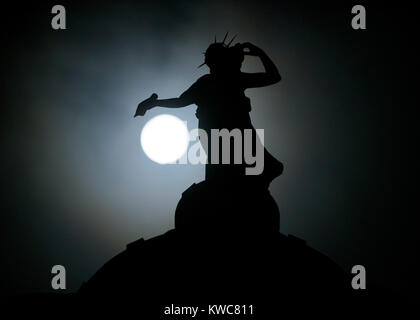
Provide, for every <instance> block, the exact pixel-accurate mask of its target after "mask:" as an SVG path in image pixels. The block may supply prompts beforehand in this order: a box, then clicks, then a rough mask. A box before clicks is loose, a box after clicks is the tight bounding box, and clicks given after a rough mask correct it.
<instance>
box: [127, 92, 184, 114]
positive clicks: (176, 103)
mask: <svg viewBox="0 0 420 320" xmlns="http://www.w3.org/2000/svg"><path fill="white" fill-rule="evenodd" d="M190 104H192V101H189V100H188V99H187V98H185V97H182V96H181V97H179V98H171V99H158V95H157V94H156V93H153V94H152V95H151V96H150V97H149V98H148V99H146V100H144V101H142V102H140V103H139V105H138V106H137V110H136V113H135V115H134V117H136V116H144V114H145V113H146V111H147V110H150V109H152V108H154V107H165V108H182V107H185V106H188V105H190Z"/></svg>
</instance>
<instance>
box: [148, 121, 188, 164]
mask: <svg viewBox="0 0 420 320" xmlns="http://www.w3.org/2000/svg"><path fill="white" fill-rule="evenodd" d="M140 142H141V146H142V148H143V150H144V153H146V155H147V156H148V157H149V158H150V159H151V160H153V161H155V162H157V163H160V164H168V163H173V162H175V161H176V160H177V159H179V158H181V157H182V156H183V155H184V153H185V152H186V151H187V148H188V143H189V134H188V129H187V126H186V125H185V123H184V121H182V120H181V119H179V118H177V117H175V116H172V115H169V114H162V115H159V116H156V117H154V118H152V119H150V120H149V121H148V122H147V123H146V124H145V126H144V128H143V130H142V132H141V136H140Z"/></svg>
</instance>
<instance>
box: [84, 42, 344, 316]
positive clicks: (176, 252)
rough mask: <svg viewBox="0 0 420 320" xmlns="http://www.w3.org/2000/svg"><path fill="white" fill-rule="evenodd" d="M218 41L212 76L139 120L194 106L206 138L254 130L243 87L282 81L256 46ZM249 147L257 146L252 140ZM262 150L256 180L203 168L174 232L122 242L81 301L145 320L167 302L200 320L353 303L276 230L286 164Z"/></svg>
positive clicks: (324, 263) (210, 58)
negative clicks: (218, 308) (248, 64)
mask: <svg viewBox="0 0 420 320" xmlns="http://www.w3.org/2000/svg"><path fill="white" fill-rule="evenodd" d="M225 39H226V37H225ZM225 39H224V41H225ZM224 41H223V42H222V43H218V42H215V43H213V44H211V45H210V47H209V48H208V49H207V50H206V56H205V62H204V63H205V64H207V65H208V66H209V67H210V74H207V75H205V76H203V77H201V78H200V79H198V80H197V82H196V83H194V84H193V85H192V86H191V87H190V88H189V89H188V90H187V91H185V92H184V93H183V94H182V95H181V96H180V97H179V98H174V99H164V100H158V99H157V95H156V94H153V95H152V96H151V97H150V98H149V99H147V100H145V101H143V102H142V103H140V104H139V106H138V109H137V112H136V115H139V114H140V115H142V114H144V113H145V112H146V111H147V110H149V109H150V108H153V107H155V106H163V107H174V108H177V107H183V106H186V105H189V104H192V103H195V104H197V105H198V109H197V117H198V119H199V127H200V128H202V129H204V130H206V131H207V130H210V129H214V128H217V129H223V128H226V129H228V130H231V129H235V128H239V129H240V130H242V131H243V130H245V129H252V130H254V129H253V127H252V124H251V120H250V117H249V111H250V109H251V106H250V102H249V99H248V98H247V97H246V96H245V95H244V90H245V89H247V88H253V87H262V86H267V85H270V84H273V83H276V82H278V81H279V80H280V75H279V73H278V71H277V69H276V67H275V66H274V64H273V62H272V61H271V60H270V59H269V58H268V56H267V55H266V54H265V53H264V52H263V51H262V50H261V49H259V48H258V47H256V46H254V45H252V44H250V43H245V44H237V45H235V46H234V47H230V44H228V45H225V44H224ZM231 42H232V41H231ZM244 54H248V55H255V56H259V57H260V58H261V61H262V63H263V65H264V67H265V70H266V72H264V73H254V74H247V73H243V72H241V71H240V68H241V64H242V61H243V59H244ZM254 132H255V130H254ZM252 143H253V145H254V147H257V143H258V139H254V141H253V142H252ZM207 152H208V154H210V153H211V148H208V150H207ZM264 152H265V155H264V158H265V164H264V171H263V174H261V175H259V176H247V175H246V174H245V173H244V172H245V167H246V166H245V165H243V164H239V165H237V164H233V165H213V164H207V166H206V180H205V181H202V182H200V183H198V184H193V185H192V186H191V187H189V188H188V189H187V190H186V191H185V192H184V193H183V194H182V197H181V199H180V201H179V203H178V205H177V208H176V212H175V229H174V230H170V231H168V232H167V233H165V234H163V235H160V236H157V237H154V238H152V239H149V240H143V239H140V240H137V241H135V242H133V243H131V244H129V245H128V246H127V249H126V250H125V251H123V252H122V253H120V254H118V255H117V256H116V257H114V258H113V259H111V260H110V261H109V262H107V263H106V264H105V265H104V266H103V267H102V268H101V269H100V270H99V271H98V272H97V273H96V274H95V275H94V276H93V277H92V278H91V279H90V280H89V281H88V282H87V283H85V284H84V285H83V286H82V288H81V289H80V296H81V297H87V298H88V301H90V300H89V299H91V298H98V297H99V298H100V299H99V300H97V301H99V302H100V304H103V301H104V300H102V299H103V298H111V303H113V304H114V305H115V301H116V300H118V299H122V302H123V305H124V308H125V307H127V306H129V307H130V304H129V303H128V302H127V300H130V299H131V302H133V301H134V304H135V305H136V312H137V313H139V312H140V313H144V312H151V313H152V314H153V316H152V317H150V319H152V318H153V319H154V318H162V319H163V318H164V317H163V315H164V308H165V307H166V306H173V304H179V305H181V306H189V305H194V306H199V307H200V315H199V318H212V317H213V316H214V315H209V314H208V313H206V312H202V311H201V310H205V309H206V308H208V305H209V304H213V303H216V304H218V303H220V304H232V303H235V304H238V305H239V304H240V305H243V304H253V305H254V306H255V308H256V309H255V315H256V317H257V319H261V318H263V319H270V318H272V317H270V316H271V315H273V314H277V315H279V314H282V313H284V311H285V308H287V307H290V305H291V304H292V303H296V304H298V305H299V306H300V307H302V305H301V303H303V302H305V305H304V306H303V307H305V308H308V307H309V305H308V304H307V303H308V302H310V301H321V302H322V303H323V302H328V303H329V304H333V303H337V301H338V302H341V303H349V304H350V301H349V300H347V299H348V297H350V291H351V287H350V280H349V277H348V276H347V275H346V274H344V272H343V271H342V270H341V269H340V268H339V267H338V266H337V265H336V264H335V263H334V262H332V261H331V260H330V259H328V258H327V257H325V256H323V255H322V254H320V253H318V252H317V251H315V250H314V249H311V248H310V247H308V246H307V245H306V244H305V242H304V241H303V240H300V239H297V238H295V237H293V236H284V235H282V234H281V233H280V232H279V229H280V215H279V209H278V207H277V204H276V202H275V201H274V199H273V198H272V196H271V195H270V193H269V191H268V189H267V186H268V184H269V183H270V182H271V181H272V179H274V178H275V177H276V176H278V175H279V174H281V172H282V170H283V166H282V164H281V163H280V162H278V161H277V160H276V159H274V158H273V157H272V156H271V155H270V154H269V153H268V152H267V151H264ZM333 300H335V301H334V302H333ZM120 301H121V300H120ZM137 305H138V306H137ZM248 312H249V310H248ZM242 315H243V318H244V319H245V318H247V316H246V315H244V314H242ZM239 318H241V317H240V316H239Z"/></svg>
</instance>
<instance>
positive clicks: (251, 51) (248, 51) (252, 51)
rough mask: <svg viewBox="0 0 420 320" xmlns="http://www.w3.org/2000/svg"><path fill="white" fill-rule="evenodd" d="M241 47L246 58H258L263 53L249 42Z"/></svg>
mask: <svg viewBox="0 0 420 320" xmlns="http://www.w3.org/2000/svg"><path fill="white" fill-rule="evenodd" d="M241 45H242V48H243V50H244V54H245V55H248V56H259V55H261V53H262V52H263V51H262V50H261V49H260V48H258V47H257V46H256V45H254V44H252V43H250V42H245V43H242V44H241Z"/></svg>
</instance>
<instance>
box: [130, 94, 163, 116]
mask: <svg viewBox="0 0 420 320" xmlns="http://www.w3.org/2000/svg"><path fill="white" fill-rule="evenodd" d="M157 97H158V95H157V94H156V93H153V94H152V95H151V96H150V97H149V98H148V99H146V100H144V101H142V102H140V103H139V105H138V106H137V110H136V113H135V114H134V117H137V116H144V114H145V113H146V111H147V110H149V109H151V108H153V107H156V105H157V104H156V100H157Z"/></svg>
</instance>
